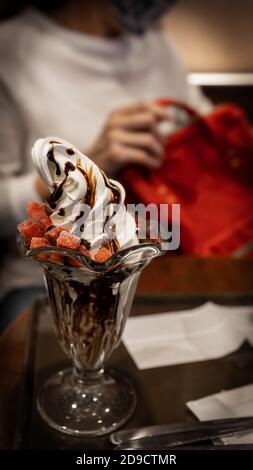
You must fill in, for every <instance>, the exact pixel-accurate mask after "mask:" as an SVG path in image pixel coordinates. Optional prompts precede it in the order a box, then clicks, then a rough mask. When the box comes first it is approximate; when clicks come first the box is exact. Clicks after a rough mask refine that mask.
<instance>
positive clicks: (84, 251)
mask: <svg viewBox="0 0 253 470" xmlns="http://www.w3.org/2000/svg"><path fill="white" fill-rule="evenodd" d="M78 251H79V253H81V254H82V255H84V256H88V257H89V258H90V252H89V250H87V248H86V247H85V246H83V245H81V246H79V248H78Z"/></svg>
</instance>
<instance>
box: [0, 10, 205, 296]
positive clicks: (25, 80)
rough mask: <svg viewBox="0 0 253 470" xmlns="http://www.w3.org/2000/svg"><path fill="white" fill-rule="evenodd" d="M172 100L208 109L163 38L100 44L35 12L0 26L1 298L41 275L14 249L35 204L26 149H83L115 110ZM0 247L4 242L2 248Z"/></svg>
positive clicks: (159, 35) (127, 38) (152, 36)
mask: <svg viewBox="0 0 253 470" xmlns="http://www.w3.org/2000/svg"><path fill="white" fill-rule="evenodd" d="M159 97H173V98H178V99H180V100H183V101H186V102H187V103H189V104H191V105H193V106H194V107H196V108H197V109H198V110H199V111H200V112H205V111H208V110H209V109H210V103H209V102H208V100H207V99H206V98H204V97H203V95H202V93H201V92H200V91H199V90H198V89H196V88H194V87H192V86H190V85H189V84H188V83H187V81H186V73H185V70H184V68H183V67H182V65H181V63H180V61H179V59H178V56H177V53H176V51H175V49H174V47H173V46H172V44H171V42H170V40H169V38H168V35H167V34H166V33H164V32H161V31H159V30H151V31H149V32H148V33H147V34H145V35H144V36H143V37H137V36H133V35H124V36H123V37H121V38H120V39H113V40H111V39H101V38H95V37H90V36H87V35H84V34H81V33H78V32H74V31H70V30H66V29H64V28H62V27H60V26H58V25H56V24H55V23H54V22H53V21H51V20H50V19H48V18H47V17H46V16H44V15H42V14H41V13H39V12H37V11H36V10H27V11H26V12H24V13H23V14H21V15H19V16H18V17H16V18H15V19H13V20H11V21H8V22H5V23H3V24H2V25H1V27H0V122H1V126H0V159H1V165H0V192H1V197H0V237H1V238H2V239H5V240H6V243H7V247H6V248H5V259H4V262H3V265H2V277H1V278H0V286H1V291H2V292H1V294H2V295H3V294H4V293H6V292H7V291H8V290H10V289H13V288H16V287H22V286H28V285H39V284H40V283H41V282H42V276H41V272H40V269H39V267H38V266H36V264H35V263H33V262H29V261H26V260H24V259H22V258H21V257H20V256H19V255H18V253H17V250H16V248H15V245H16V242H15V233H16V232H15V227H16V225H17V223H18V222H19V221H20V220H22V219H24V218H25V211H24V207H25V203H26V202H27V201H28V200H36V199H37V195H36V193H35V191H34V188H33V181H34V174H33V169H32V162H31V157H30V150H31V147H32V145H33V142H34V141H35V140H36V139H37V138H39V137H45V136H47V135H56V136H59V137H62V138H64V139H66V140H69V141H70V142H72V143H73V144H74V145H75V146H77V147H79V148H80V149H85V148H87V147H89V146H90V145H91V144H92V142H93V141H94V139H95V138H96V136H97V135H98V133H99V131H100V130H101V128H102V126H103V124H104V122H105V120H106V117H107V115H108V113H109V112H110V111H111V110H113V109H115V108H116V107H119V106H122V105H127V104H131V103H134V102H135V101H136V100H140V99H141V100H146V99H147V100H150V99H156V98H159ZM1 244H2V246H3V242H2V243H1Z"/></svg>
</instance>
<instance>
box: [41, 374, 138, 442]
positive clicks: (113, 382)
mask: <svg viewBox="0 0 253 470" xmlns="http://www.w3.org/2000/svg"><path fill="white" fill-rule="evenodd" d="M135 405H136V395H135V391H134V389H133V387H132V385H131V384H130V383H129V382H128V381H127V380H126V379H125V378H124V377H122V376H121V375H119V374H118V373H116V372H114V371H110V374H109V373H107V372H105V373H104V372H103V371H100V372H99V373H96V374H95V376H91V375H90V374H89V375H88V376H82V377H81V378H80V375H79V376H77V375H76V374H75V371H73V369H65V370H63V371H59V372H57V373H56V374H54V375H53V376H51V377H50V378H49V379H48V380H47V381H46V382H45V383H44V384H43V386H42V388H41V390H40V392H39V395H38V399H37V407H38V411H39V413H40V415H41V416H42V418H43V419H44V420H45V421H46V423H47V424H49V426H51V427H52V428H54V429H56V430H57V431H60V432H63V433H65V434H72V435H76V436H79V435H80V436H99V435H102V434H106V433H109V432H111V431H114V430H115V429H117V428H118V427H120V426H121V425H123V424H124V423H125V422H126V421H127V420H128V418H129V417H130V416H131V414H132V413H133V411H134V408H135Z"/></svg>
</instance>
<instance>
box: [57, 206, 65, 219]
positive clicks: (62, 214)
mask: <svg viewBox="0 0 253 470" xmlns="http://www.w3.org/2000/svg"><path fill="white" fill-rule="evenodd" d="M58 215H60V216H61V217H64V215H65V210H64V209H63V207H61V209H60V210H59V212H58Z"/></svg>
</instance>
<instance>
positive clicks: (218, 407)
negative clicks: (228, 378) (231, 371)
mask: <svg viewBox="0 0 253 470" xmlns="http://www.w3.org/2000/svg"><path fill="white" fill-rule="evenodd" d="M187 406H188V408H189V409H190V410H191V411H192V412H193V413H194V414H195V415H196V416H197V417H198V418H199V419H200V421H208V420H210V419H224V418H237V417H243V416H253V384H251V385H246V386H244V387H239V388H234V389H233V390H228V391H226V392H220V393H217V394H215V395H210V396H207V397H204V398H200V400H195V401H189V402H188V403H187ZM222 441H223V443H224V444H251V443H253V432H248V431H247V432H245V433H243V434H242V433H241V434H239V435H238V437H224V438H222Z"/></svg>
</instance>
